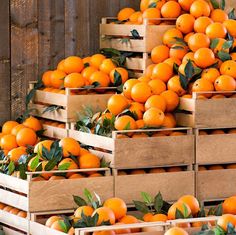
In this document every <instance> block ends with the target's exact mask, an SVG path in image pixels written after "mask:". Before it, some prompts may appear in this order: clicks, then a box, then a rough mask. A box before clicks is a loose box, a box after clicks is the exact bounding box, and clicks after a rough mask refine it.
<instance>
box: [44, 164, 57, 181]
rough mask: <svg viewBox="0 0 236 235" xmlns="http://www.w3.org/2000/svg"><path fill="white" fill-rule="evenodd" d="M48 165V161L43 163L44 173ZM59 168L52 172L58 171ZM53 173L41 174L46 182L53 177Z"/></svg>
mask: <svg viewBox="0 0 236 235" xmlns="http://www.w3.org/2000/svg"><path fill="white" fill-rule="evenodd" d="M47 164H48V161H42V171H46V170H45V167H46V165H47ZM56 169H57V168H56V167H54V168H53V169H52V170H56ZM52 175H53V174H52V173H43V174H41V177H43V178H44V179H45V180H48V179H49V178H50V177H52Z"/></svg>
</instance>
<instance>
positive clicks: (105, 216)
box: [92, 207, 116, 225]
mask: <svg viewBox="0 0 236 235" xmlns="http://www.w3.org/2000/svg"><path fill="white" fill-rule="evenodd" d="M95 214H98V222H97V225H101V224H102V222H106V221H109V222H110V224H111V225H113V224H115V220H116V218H115V214H114V212H113V211H112V210H111V209H110V208H108V207H100V208H98V209H96V210H95V211H94V212H93V215H95ZM93 215H92V216H93Z"/></svg>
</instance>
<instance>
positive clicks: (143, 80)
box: [138, 76, 151, 82]
mask: <svg viewBox="0 0 236 235" xmlns="http://www.w3.org/2000/svg"><path fill="white" fill-rule="evenodd" d="M138 80H139V81H140V82H150V81H151V78H150V77H146V76H142V77H139V78H138Z"/></svg>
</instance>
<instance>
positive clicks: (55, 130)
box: [43, 125, 68, 139]
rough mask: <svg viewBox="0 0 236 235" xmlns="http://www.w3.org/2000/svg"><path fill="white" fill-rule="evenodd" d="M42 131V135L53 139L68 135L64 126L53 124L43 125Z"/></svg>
mask: <svg viewBox="0 0 236 235" xmlns="http://www.w3.org/2000/svg"><path fill="white" fill-rule="evenodd" d="M43 130H45V131H44V132H43V135H44V136H47V137H50V138H53V139H62V138H64V137H67V136H68V130H66V129H64V128H59V127H55V126H50V125H43Z"/></svg>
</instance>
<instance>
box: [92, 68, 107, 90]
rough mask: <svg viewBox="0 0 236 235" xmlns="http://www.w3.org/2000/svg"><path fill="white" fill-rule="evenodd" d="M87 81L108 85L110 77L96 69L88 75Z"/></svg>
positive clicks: (101, 85)
mask: <svg viewBox="0 0 236 235" xmlns="http://www.w3.org/2000/svg"><path fill="white" fill-rule="evenodd" d="M89 82H90V84H92V85H93V84H94V83H98V85H99V86H100V87H108V86H109V84H110V77H109V76H108V75H107V74H106V73H104V72H102V71H96V72H94V73H93V74H92V75H91V76H90V79H89Z"/></svg>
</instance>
